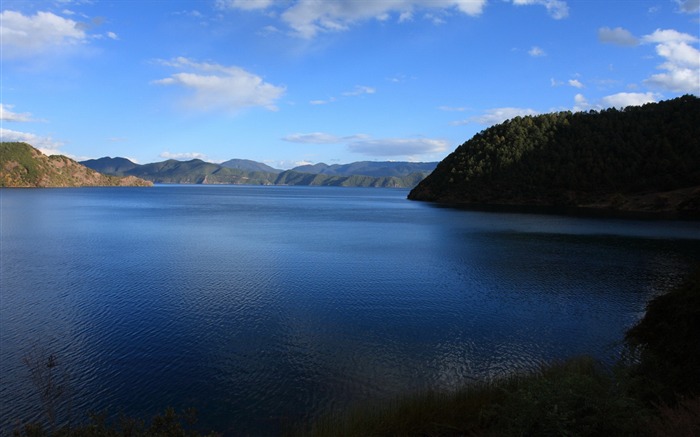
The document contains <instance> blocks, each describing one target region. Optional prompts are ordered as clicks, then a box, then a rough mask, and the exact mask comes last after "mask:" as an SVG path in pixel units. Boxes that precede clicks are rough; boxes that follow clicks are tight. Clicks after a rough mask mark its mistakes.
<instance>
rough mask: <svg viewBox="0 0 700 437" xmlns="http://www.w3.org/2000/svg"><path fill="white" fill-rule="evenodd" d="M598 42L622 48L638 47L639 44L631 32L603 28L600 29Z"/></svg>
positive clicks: (621, 29) (619, 28) (618, 28)
mask: <svg viewBox="0 0 700 437" xmlns="http://www.w3.org/2000/svg"><path fill="white" fill-rule="evenodd" d="M598 41H600V42H604V43H610V44H617V45H621V46H636V45H637V44H638V43H639V41H638V40H637V38H635V37H634V35H632V33H631V32H630V31H629V30H627V29H623V28H622V27H616V28H614V29H611V28H609V27H601V28H600V29H598Z"/></svg>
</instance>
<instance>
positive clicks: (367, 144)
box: [348, 138, 449, 156]
mask: <svg viewBox="0 0 700 437" xmlns="http://www.w3.org/2000/svg"><path fill="white" fill-rule="evenodd" d="M448 146H449V143H448V142H447V141H445V140H435V139H429V138H385V139H376V140H370V139H368V140H361V141H354V142H351V143H350V144H348V149H349V150H350V151H351V152H354V153H361V154H363V155H369V156H416V155H425V154H430V153H440V152H444V151H445V150H447V148H448Z"/></svg>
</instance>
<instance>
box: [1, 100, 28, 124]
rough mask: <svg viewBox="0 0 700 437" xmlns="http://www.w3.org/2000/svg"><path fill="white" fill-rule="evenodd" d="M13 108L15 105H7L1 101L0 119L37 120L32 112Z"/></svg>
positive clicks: (22, 121) (14, 120)
mask: <svg viewBox="0 0 700 437" xmlns="http://www.w3.org/2000/svg"><path fill="white" fill-rule="evenodd" d="M12 108H14V105H6V104H3V103H0V120H2V121H12V122H21V123H26V122H30V121H37V120H35V119H34V118H33V117H32V114H30V113H29V112H22V113H19V112H14V111H12Z"/></svg>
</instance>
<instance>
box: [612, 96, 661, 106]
mask: <svg viewBox="0 0 700 437" xmlns="http://www.w3.org/2000/svg"><path fill="white" fill-rule="evenodd" d="M656 101H657V98H656V95H655V94H654V93H617V94H613V95H610V96H606V97H603V98H602V99H601V104H602V106H603V107H605V108H610V107H612V108H624V107H627V106H641V105H643V104H645V103H653V102H656Z"/></svg>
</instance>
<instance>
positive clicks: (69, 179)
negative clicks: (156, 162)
mask: <svg viewBox="0 0 700 437" xmlns="http://www.w3.org/2000/svg"><path fill="white" fill-rule="evenodd" d="M0 169H2V174H1V175H0V187H85V186H149V185H153V184H152V183H151V182H148V181H145V180H143V179H139V178H136V177H134V176H129V177H123V178H122V177H116V176H106V175H103V174H100V173H98V172H96V171H94V170H91V169H89V168H87V167H85V166H83V165H81V164H79V163H77V162H75V161H73V160H72V159H70V158H67V157H65V156H61V155H51V156H46V155H44V154H43V153H41V152H40V151H39V150H37V149H35V148H34V147H32V146H30V145H29V144H26V143H15V142H3V143H0Z"/></svg>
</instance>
